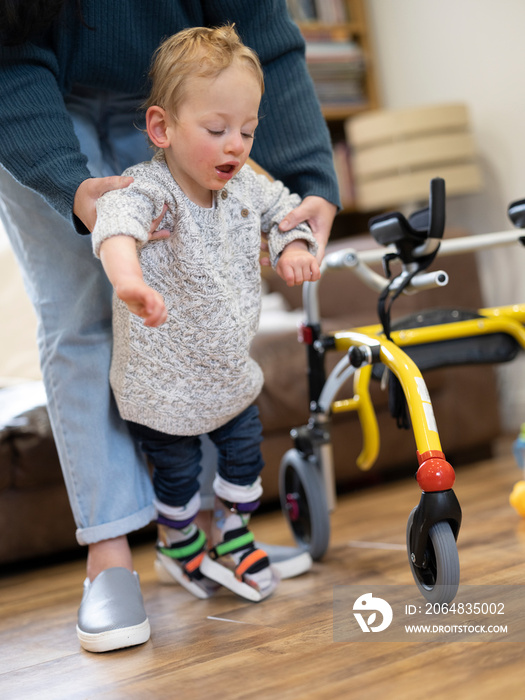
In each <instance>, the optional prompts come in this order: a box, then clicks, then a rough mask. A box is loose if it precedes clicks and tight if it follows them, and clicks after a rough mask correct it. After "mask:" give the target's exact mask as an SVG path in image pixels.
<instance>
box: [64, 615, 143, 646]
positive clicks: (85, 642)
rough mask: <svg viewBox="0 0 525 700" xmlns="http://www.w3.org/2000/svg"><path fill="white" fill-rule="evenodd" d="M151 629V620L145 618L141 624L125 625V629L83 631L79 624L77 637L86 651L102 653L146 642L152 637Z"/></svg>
mask: <svg viewBox="0 0 525 700" xmlns="http://www.w3.org/2000/svg"><path fill="white" fill-rule="evenodd" d="M150 635H151V630H150V626H149V620H147V619H146V620H144V622H141V623H140V624H139V625H134V626H133V627H125V628H124V629H116V630H107V631H106V632H97V633H95V634H93V633H91V632H83V631H82V630H81V629H80V628H79V627H78V625H77V637H78V640H79V642H80V645H81V646H82V648H83V649H85V650H86V651H92V652H95V653H100V652H104V651H114V650H116V649H125V648H126V647H133V646H136V645H137V644H144V642H147V641H148V639H149V638H150Z"/></svg>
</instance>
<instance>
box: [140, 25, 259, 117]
mask: <svg viewBox="0 0 525 700" xmlns="http://www.w3.org/2000/svg"><path fill="white" fill-rule="evenodd" d="M235 61H243V62H244V63H245V64H246V66H247V67H248V68H249V69H251V70H252V71H253V73H254V75H255V77H256V78H257V80H258V81H259V84H260V87H261V94H262V93H263V92H264V77H263V71H262V67H261V64H260V62H259V58H258V56H257V54H256V53H255V51H253V50H252V49H250V48H248V47H247V46H245V45H244V44H243V43H242V41H241V39H240V37H239V35H238V34H237V32H236V31H235V26H234V25H233V24H228V25H225V26H223V27H213V28H209V27H192V28H191V29H184V30H183V31H181V32H178V33H177V34H174V35H173V36H171V37H169V38H168V39H166V40H165V41H164V42H163V43H162V44H161V45H160V46H159V48H158V49H157V50H156V52H155V54H154V55H153V63H152V67H151V70H150V74H149V76H150V80H151V92H150V95H149V98H148V100H147V101H146V103H145V105H144V107H145V108H146V109H147V108H148V107H151V106H153V105H157V106H159V107H162V108H163V109H165V110H169V111H170V112H171V113H172V114H173V115H174V116H175V117H176V114H177V109H178V107H179V105H180V104H181V102H182V101H183V100H184V97H185V94H186V93H185V88H186V84H187V82H188V78H192V77H202V78H213V77H216V76H218V75H219V74H220V73H222V71H223V70H225V69H226V68H229V66H231V65H232V64H233V63H234V62H235Z"/></svg>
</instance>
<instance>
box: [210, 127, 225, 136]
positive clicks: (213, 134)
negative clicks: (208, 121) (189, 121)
mask: <svg viewBox="0 0 525 700" xmlns="http://www.w3.org/2000/svg"><path fill="white" fill-rule="evenodd" d="M208 133H209V134H211V135H212V136H222V135H223V134H224V129H222V130H221V131H215V130H214V129H208Z"/></svg>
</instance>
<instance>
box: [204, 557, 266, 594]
mask: <svg viewBox="0 0 525 700" xmlns="http://www.w3.org/2000/svg"><path fill="white" fill-rule="evenodd" d="M200 568H201V571H202V573H203V574H204V575H205V576H207V577H208V578H211V580H212V581H216V582H217V583H220V584H221V586H224V587H225V588H227V589H228V590H229V591H232V592H233V593H236V594H237V595H238V596H241V598H244V599H245V600H251V601H252V602H253V603H259V602H260V601H261V600H262V599H263V598H265V597H267V596H268V595H269V593H268V594H267V595H266V596H264V595H263V594H262V593H261V592H260V591H258V590H257V589H256V588H254V587H253V586H250V585H249V584H247V583H244V582H243V581H239V579H238V578H236V577H235V574H234V573H233V571H231V570H230V569H228V568H226V567H225V566H223V565H222V564H219V563H218V562H216V561H213V559H210V557H209V556H208V555H207V554H206V555H205V556H204V559H203V560H202V563H201V567H200Z"/></svg>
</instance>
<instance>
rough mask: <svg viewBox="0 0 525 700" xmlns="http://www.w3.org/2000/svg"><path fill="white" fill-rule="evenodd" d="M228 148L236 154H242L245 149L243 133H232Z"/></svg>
mask: <svg viewBox="0 0 525 700" xmlns="http://www.w3.org/2000/svg"><path fill="white" fill-rule="evenodd" d="M227 150H228V152H229V153H233V154H234V155H240V154H241V153H242V152H243V151H244V140H243V138H242V134H231V135H230V138H229V140H228V144H227Z"/></svg>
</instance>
